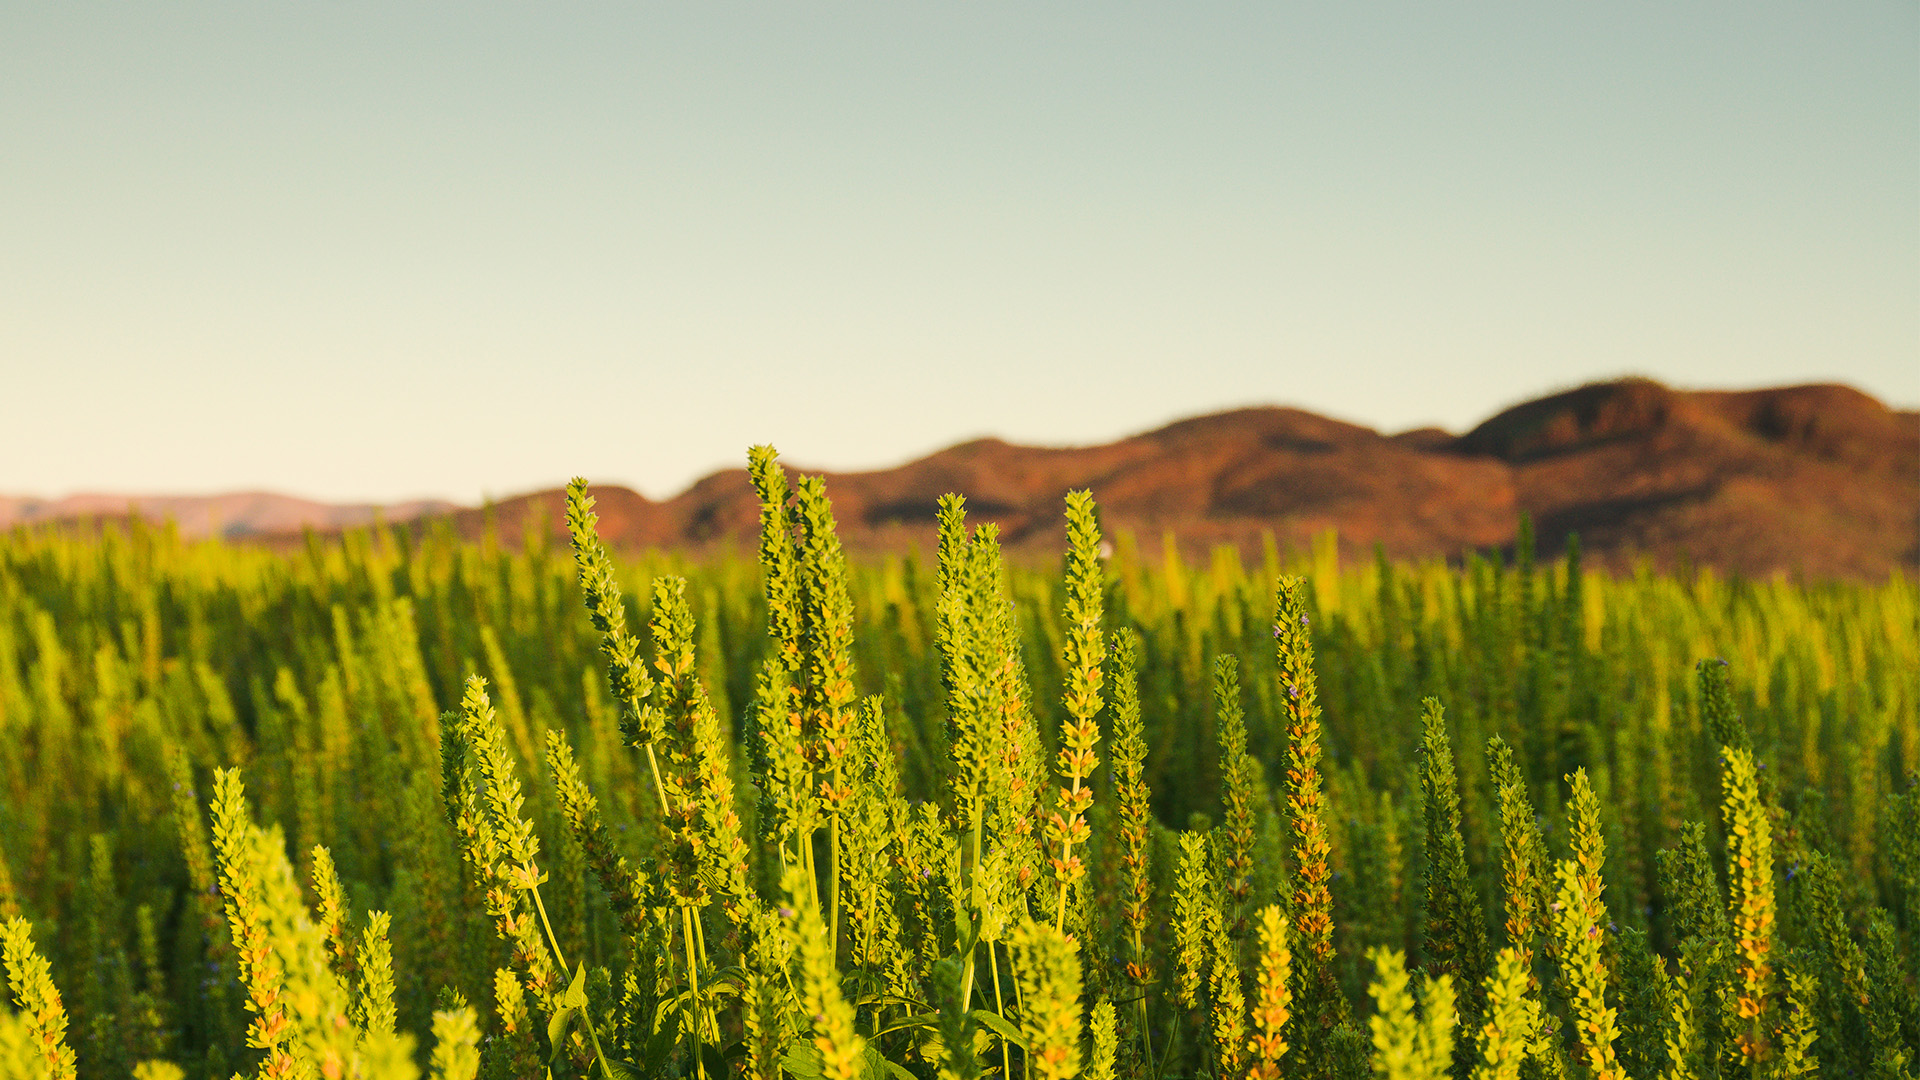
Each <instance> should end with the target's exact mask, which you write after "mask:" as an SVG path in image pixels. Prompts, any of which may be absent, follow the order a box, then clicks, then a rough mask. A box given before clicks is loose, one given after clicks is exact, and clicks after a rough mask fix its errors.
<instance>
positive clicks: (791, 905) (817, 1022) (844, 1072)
mask: <svg viewBox="0 0 1920 1080" xmlns="http://www.w3.org/2000/svg"><path fill="white" fill-rule="evenodd" d="M781 886H782V888H783V890H784V891H785V893H786V898H787V899H786V906H785V907H784V908H783V909H782V910H781V912H780V914H781V917H782V918H783V919H784V920H785V922H786V933H787V940H788V942H789V943H790V944H791V945H792V948H793V952H794V955H795V956H796V957H797V958H798V960H799V971H798V972H797V973H796V974H797V975H798V976H799V984H800V985H799V987H798V989H799V991H800V1004H801V1009H802V1010H803V1011H804V1013H805V1014H806V1015H807V1016H810V1017H812V1018H813V1020H812V1026H813V1045H814V1048H815V1049H816V1050H818V1051H819V1052H820V1075H822V1076H823V1077H825V1078H826V1080H856V1078H857V1077H858V1076H859V1075H860V1072H861V1066H860V1057H861V1055H862V1054H863V1053H865V1051H866V1046H867V1043H866V1040H865V1039H863V1038H861V1037H860V1036H859V1035H858V1034H856V1033H855V1032H854V1027H853V1006H852V1005H849V1004H848V1003H847V999H846V997H845V995H843V994H842V993H841V991H840V971H839V969H838V968H837V967H836V966H835V965H834V958H833V943H832V939H830V938H829V937H828V936H827V928H826V924H825V923H823V922H821V920H820V903H819V901H818V900H817V899H816V898H815V897H814V895H813V885H812V883H811V882H810V881H808V879H807V875H806V872H805V871H803V870H801V869H800V868H799V867H791V868H789V869H788V870H787V872H786V874H785V875H784V876H783V877H782V878H781Z"/></svg>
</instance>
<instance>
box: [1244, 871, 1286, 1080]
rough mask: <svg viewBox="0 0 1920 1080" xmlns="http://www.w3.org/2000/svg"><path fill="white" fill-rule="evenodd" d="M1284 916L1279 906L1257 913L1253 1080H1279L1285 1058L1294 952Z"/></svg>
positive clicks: (1250, 1073)
mask: <svg viewBox="0 0 1920 1080" xmlns="http://www.w3.org/2000/svg"><path fill="white" fill-rule="evenodd" d="M1287 937H1288V931H1287V914H1286V912H1284V911H1282V910H1280V905H1278V904H1268V905H1267V906H1266V907H1264V908H1261V909H1260V995H1259V997H1257V998H1255V999H1254V1003H1253V1026H1254V1036H1253V1039H1252V1040H1251V1041H1250V1042H1249V1043H1248V1044H1247V1049H1249V1050H1251V1051H1253V1055H1254V1058H1255V1060H1254V1064H1253V1068H1252V1069H1251V1070H1250V1071H1249V1072H1248V1074H1247V1075H1248V1076H1249V1077H1251V1078H1253V1080H1279V1077H1280V1075H1281V1074H1280V1060H1281V1059H1282V1058H1284V1057H1286V1055H1287V1022H1288V1021H1289V1020H1291V1019H1292V1018H1293V987H1292V978H1293V949H1292V947H1291V946H1290V945H1288V943H1287Z"/></svg>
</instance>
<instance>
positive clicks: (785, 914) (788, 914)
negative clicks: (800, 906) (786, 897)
mask: <svg viewBox="0 0 1920 1080" xmlns="http://www.w3.org/2000/svg"><path fill="white" fill-rule="evenodd" d="M780 917H781V918H783V919H791V918H793V909H792V908H790V907H783V908H781V909H780Z"/></svg>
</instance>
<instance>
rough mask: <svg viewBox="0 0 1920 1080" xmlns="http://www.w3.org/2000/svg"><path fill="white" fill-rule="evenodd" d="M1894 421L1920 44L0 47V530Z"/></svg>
mask: <svg viewBox="0 0 1920 1080" xmlns="http://www.w3.org/2000/svg"><path fill="white" fill-rule="evenodd" d="M1623 373H1642V374H1647V375H1652V376H1654V377H1656V378H1660V379H1663V380H1666V381H1669V382H1673V383H1676V384H1678V385H1683V386H1715V387H1717V386H1758V385H1767V384H1774V383H1782V382H1797V381H1810V380H1842V381H1847V382H1851V383H1853V384H1855V385H1857V386H1860V387H1862V388H1863V389H1866V390H1868V391H1870V392H1872V393H1875V394H1877V395H1879V396H1881V397H1883V398H1887V399H1889V400H1892V401H1894V402H1896V403H1898V404H1902V405H1906V406H1909V407H1911V406H1912V405H1914V404H1916V403H1920V5H1915V4H1914V3H1911V2H1908V0H1901V2H1888V3H1850V4H1811V3H1808V4H1791V5H1782V4H1769V3H1742V4H1680V5H1675V4H1668V3H1660V4H1636V3H1612V4H1604V5H1601V4H1577V5H1576V4H1540V3H1526V4H1511V5H1483V4H1469V5H1442V4H1417V5H1391V6H1380V5H1346V4H1341V5H1335V4H1326V5H1316V6H1312V7H1307V6H1300V5H1286V4H1178V5H1159V6H1148V5H1139V4H1119V3H1105V4H1087V5H1072V6H1069V5H1061V4H1031V3H1020V4H988V3H968V4H944V5H933V4H918V3H895V4H886V5H869V4H851V3H847V4H811V5H800V4H787V3H782V4H760V5H741V4H706V3H703V4H680V5H671V6H662V5H652V4H631V3H623V4H606V5H583V4H556V5H499V4H484V3H470V4H444V5H434V6H419V5H410V4H392V3H345V2H329V3H324V4H302V5H284V4H260V3H234V4H229V5H209V4H199V3H179V4H166V5H160V4H152V5H147V4H99V3H43V2H36V0H13V2H12V3H8V4H6V5H5V6H4V7H3V8H0V410H4V411H3V413H0V493H7V494H38V495H57V494H62V493H66V492H70V491H74V490H83V489H86V490H111V491H155V492H205V491H219V490H231V489H236V488H244V487H266V488H273V489H277V490H282V491H288V492H291V493H296V494H305V495H310V496H317V497H323V498H334V499H345V498H373V499H393V498H400V497H407V496H415V495H438V496H445V497H451V498H456V499H461V500H471V499H477V498H478V497H480V496H481V495H482V493H492V494H495V495H502V494H508V493H512V492H515V491H520V490H525V489H528V488H532V487H536V486H544V485H549V484H554V483H558V482H560V481H562V480H564V479H565V478H566V477H568V476H569V475H572V474H573V473H576V472H581V473H585V474H587V475H589V476H591V477H594V478H595V479H599V480H607V481H620V482H626V483H630V484H633V485H635V486H637V487H639V488H640V489H641V490H643V491H646V492H648V493H649V494H652V495H656V496H665V495H669V494H672V493H673V492H675V491H677V490H679V489H680V488H681V487H682V486H684V485H685V484H686V483H687V482H689V481H691V480H692V479H694V478H696V477H697V476H699V475H702V474H704V473H705V472H707V471H708V470H710V469H712V468H715V467H718V466H722V465H728V464H735V463H738V462H739V461H741V460H742V457H743V454H744V450H745V447H746V446H747V445H748V444H749V443H752V442H760V441H772V442H775V443H776V444H777V445H779V446H780V447H781V449H782V451H783V452H784V453H785V455H786V456H787V458H788V459H789V460H790V461H793V462H796V463H800V464H818V465H826V466H832V467H840V468H847V467H864V466H876V465H886V464H891V463H894V462H897V461H901V460H904V459H906V458H909V457H912V456H915V455H918V454H921V453H925V452H928V451H931V450H934V449H937V448H938V447H941V446H944V445H947V444H950V443H952V442H955V441H959V440H961V439H964V438H968V437H972V436H975V435H982V434H996V435H1001V436H1004V437H1007V438H1011V439H1015V440H1019V441H1028V442H1040V443H1056V444H1057V443H1075V442H1091V441H1104V440H1107V439H1110V438H1113V437H1116V436H1119V435H1123V434H1127V433H1130V432H1134V431H1139V430H1143V429H1146V428H1149V427H1152V426H1154V425H1157V424H1159V423H1162V422H1164V421H1167V420H1170V419H1173V418H1175V417H1178V416H1183V415H1190V414H1194V413H1198V412H1204V411H1209V410H1214V409H1220V408H1225V407H1230V406H1235V405H1240V404H1247V403H1259V402H1279V403H1288V404H1296V405H1300V406H1303V407H1306V408H1311V409H1316V410H1319V411H1323V412H1327V413H1331V414H1333V415H1336V416H1340V417H1344V418H1348V419H1352V420H1355V421H1359V422H1362V423H1367V424H1370V425H1374V426H1378V427H1381V428H1383V429H1389V430H1392V429H1400V428H1405V427H1411V426H1417V425H1420V424H1426V423H1440V424H1443V425H1447V426H1450V427H1453V428H1456V429H1457V428H1460V427H1462V426H1464V425H1466V424H1469V423H1471V422H1473V421H1475V420H1478V419H1480V418H1482V417H1484V416H1486V415H1487V414H1489V413H1490V412H1492V411H1493V410H1495V409H1497V408H1498V407H1500V406H1503V405H1505V404H1509V403H1512V402H1513V401H1516V400H1519V399H1522V398H1525V397H1530V396H1533V395H1536V394H1538V393H1541V392H1544V391H1547V390H1551V389H1556V388H1560V387H1565V386H1569V385H1572V384H1576V383H1579V382H1583V381H1587V380H1590V379H1595V378H1605V377H1611V376H1614V375H1618V374H1623Z"/></svg>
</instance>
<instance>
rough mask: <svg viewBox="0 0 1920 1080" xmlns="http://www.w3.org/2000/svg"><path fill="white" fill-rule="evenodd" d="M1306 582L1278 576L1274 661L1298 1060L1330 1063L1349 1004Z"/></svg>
mask: <svg viewBox="0 0 1920 1080" xmlns="http://www.w3.org/2000/svg"><path fill="white" fill-rule="evenodd" d="M1310 621H1311V620H1310V619H1309V617H1308V614H1307V600H1306V584H1305V583H1304V582H1303V581H1301V580H1300V579H1299V578H1282V579H1281V581H1280V584H1279V589H1278V595H1277V597H1276V600H1275V604H1274V622H1273V637H1274V650H1275V652H1276V653H1277V654H1278V657H1279V666H1280V692H1281V697H1280V710H1281V717H1282V719H1283V721H1284V722H1285V724H1286V729H1287V815H1288V817H1289V818H1290V820H1291V822H1292V825H1293V904H1292V911H1293V925H1294V932H1295V954H1294V962H1295V964H1296V965H1297V966H1298V968H1299V976H1298V982H1297V985H1298V988H1299V991H1300V1002H1299V1004H1298V1006H1297V1008H1298V1009H1299V1010H1300V1012H1301V1014H1302V1016H1303V1017H1304V1019H1305V1020H1306V1027H1305V1028H1304V1029H1303V1037H1302V1038H1301V1040H1300V1056H1301V1058H1302V1065H1303V1067H1304V1068H1305V1069H1306V1070H1308V1071H1309V1072H1311V1071H1314V1070H1323V1071H1324V1070H1330V1069H1332V1068H1333V1061H1332V1060H1331V1057H1330V1055H1332V1054H1333V1053H1334V1047H1333V1041H1334V1038H1335V1036H1336V1033H1337V1032H1338V1031H1339V1030H1340V1029H1341V1028H1342V1026H1343V1025H1345V1024H1346V1023H1347V1019H1348V1016H1349V1007H1348V1005H1347V998H1346V994H1345V993H1343V992H1342V991H1341V989H1340V985H1339V982H1338V981H1337V979H1336V978H1335V975H1334V970H1333V893H1332V892H1331V891H1330V890H1329V888H1328V882H1330V881H1331V880H1332V879H1333V867H1332V866H1331V865H1330V862H1329V856H1330V855H1331V853H1332V846H1331V844H1330V842H1329V841H1328V838H1327V823H1326V796H1325V794H1324V793H1323V792H1322V791H1321V777H1320V755H1321V751H1322V747H1321V745H1320V738H1321V728H1320V703H1319V695H1318V691H1317V690H1316V686H1315V681H1314V669H1313V640H1312V638H1311V636H1310V635H1309V632H1308V631H1309V625H1308V624H1309V622H1310Z"/></svg>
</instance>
